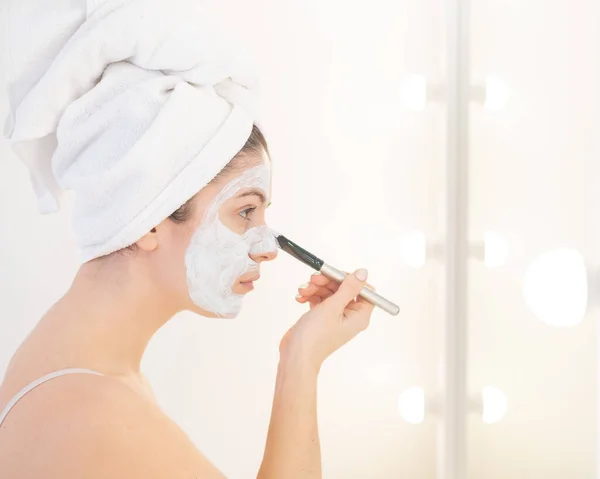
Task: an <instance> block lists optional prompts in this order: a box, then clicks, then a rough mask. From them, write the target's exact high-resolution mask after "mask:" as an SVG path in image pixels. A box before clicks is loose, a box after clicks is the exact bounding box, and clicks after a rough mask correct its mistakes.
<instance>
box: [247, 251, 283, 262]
mask: <svg viewBox="0 0 600 479" xmlns="http://www.w3.org/2000/svg"><path fill="white" fill-rule="evenodd" d="M250 258H252V261H255V262H256V263H262V262H263V261H273V260H274V259H275V258H277V250H274V251H267V252H263V253H254V254H253V253H250Z"/></svg>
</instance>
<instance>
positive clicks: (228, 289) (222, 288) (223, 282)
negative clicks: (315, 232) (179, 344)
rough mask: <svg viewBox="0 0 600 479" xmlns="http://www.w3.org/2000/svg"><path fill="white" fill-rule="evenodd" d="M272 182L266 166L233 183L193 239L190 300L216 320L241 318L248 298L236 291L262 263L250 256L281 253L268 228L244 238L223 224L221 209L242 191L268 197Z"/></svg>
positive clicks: (188, 269)
mask: <svg viewBox="0 0 600 479" xmlns="http://www.w3.org/2000/svg"><path fill="white" fill-rule="evenodd" d="M270 180H271V175H270V168H269V166H268V165H266V164H261V165H259V166H256V167H253V168H250V169H249V170H246V171H245V172H244V173H243V174H242V175H240V176H238V177H236V178H234V179H233V180H231V181H230V182H229V183H228V184H227V185H226V186H225V187H224V188H223V189H222V190H221V191H220V192H219V193H218V194H217V196H216V197H215V199H214V200H213V201H212V203H211V204H210V205H209V207H208V208H207V209H206V212H205V213H204V216H203V218H202V221H201V223H200V225H199V227H198V229H197V230H196V231H195V232H194V234H193V235H192V238H191V241H190V245H189V247H188V248H187V251H186V254H185V265H186V277H187V284H188V288H189V293H190V297H191V299H192V301H193V302H194V303H195V304H196V305H197V306H199V307H200V308H202V309H204V310H206V311H208V312H210V313H213V314H215V315H216V316H219V317H225V318H233V317H235V316H237V315H238V314H239V312H240V310H241V308H242V303H243V299H244V296H243V295H242V294H237V293H235V292H234V291H233V289H232V288H233V286H234V284H235V283H236V281H237V280H238V278H240V277H241V276H243V275H245V274H247V273H250V272H253V271H256V272H258V263H256V262H255V261H254V260H253V259H252V258H251V257H250V255H256V254H263V253H270V252H276V251H277V243H276V241H275V238H274V237H273V234H272V233H271V231H270V229H269V228H268V227H267V226H265V225H261V226H253V227H250V228H249V229H247V230H246V231H245V232H244V233H243V234H239V233H236V232H234V231H232V230H231V229H229V228H228V227H227V226H225V225H224V224H223V223H222V222H221V219H220V217H219V209H220V208H221V206H222V205H223V204H224V203H225V202H226V201H227V200H228V199H230V198H232V197H234V196H235V195H237V194H238V193H240V192H241V190H245V189H258V190H260V191H262V193H263V194H264V195H265V197H267V196H268V194H267V192H268V191H269V186H270Z"/></svg>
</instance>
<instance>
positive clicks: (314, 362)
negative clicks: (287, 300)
mask: <svg viewBox="0 0 600 479" xmlns="http://www.w3.org/2000/svg"><path fill="white" fill-rule="evenodd" d="M177 1H179V2H181V1H183V0H176V1H175V2H169V7H168V9H167V10H164V11H161V10H160V8H167V7H164V5H165V3H166V2H159V3H154V2H152V1H142V0H135V1H129V2H127V1H125V0H123V1H122V2H118V1H113V0H110V1H109V0H107V1H106V2H103V1H96V2H92V3H90V2H79V5H80V6H81V9H80V10H77V9H75V7H74V6H75V4H76V3H77V2H74V1H73V0H60V1H58V0H57V1H56V2H53V4H52V9H53V10H52V11H53V15H55V16H57V17H58V16H60V13H61V12H63V13H65V16H64V18H63V20H64V22H63V23H62V24H61V25H62V29H61V30H60V34H59V36H57V37H56V38H54V41H53V42H48V38H41V39H40V40H39V42H38V43H37V45H38V46H39V48H40V50H39V52H41V53H40V55H41V57H43V58H42V60H43V59H45V58H47V57H48V48H49V47H48V45H52V48H57V49H59V50H60V55H58V51H55V52H54V53H55V54H57V56H56V60H55V61H54V62H53V63H52V64H51V65H49V64H48V63H47V62H45V61H42V60H40V61H39V62H37V63H36V62H35V61H32V60H31V58H28V59H27V61H26V62H25V63H26V64H27V68H25V69H24V70H23V75H25V76H19V75H17V76H16V78H17V79H18V80H17V82H16V83H15V85H17V86H18V85H22V84H23V83H22V82H21V83H19V78H20V79H21V80H23V79H24V78H28V81H27V82H25V83H27V84H28V85H29V89H23V88H22V87H19V88H15V89H13V90H12V92H9V94H11V95H12V98H11V105H13V108H14V110H13V111H12V112H11V113H12V122H11V123H12V127H11V128H9V136H10V137H11V139H12V140H13V143H14V144H15V151H16V152H17V153H18V154H19V156H21V157H22V158H23V159H24V160H25V161H26V162H27V164H28V165H29V166H30V168H31V169H32V175H33V178H34V186H35V187H36V191H37V192H38V195H39V198H40V205H41V206H42V208H44V207H45V208H50V207H49V205H50V206H52V205H53V204H54V203H53V202H55V203H56V204H58V196H54V195H53V193H56V188H58V189H71V190H74V191H75V194H76V203H75V219H74V221H75V226H76V228H75V232H76V236H77V239H78V243H79V246H80V248H81V251H82V259H83V261H84V263H83V265H82V266H81V268H80V269H79V271H78V273H77V275H76V277H75V279H74V281H73V284H72V286H71V288H70V289H69V290H68V292H67V293H66V294H65V295H64V297H63V298H62V299H61V300H59V301H58V303H57V304H55V305H54V306H53V307H52V308H51V309H50V311H49V312H48V313H47V314H46V315H45V316H44V317H43V318H42V319H41V320H40V322H39V323H38V324H37V326H36V327H35V329H34V330H33V331H32V332H31V334H30V335H29V336H28V337H27V338H26V340H25V341H24V342H23V344H22V345H21V347H20V348H19V349H18V351H17V352H16V353H15V355H14V357H13V358H12V360H11V362H10V365H9V367H8V370H7V371H6V375H5V378H4V382H3V383H2V385H1V387H0V410H3V413H2V415H0V422H1V424H0V477H2V478H6V479H9V478H11V479H12V478H27V477H44V478H61V479H62V478H82V477H85V478H90V479H94V478H106V477H113V478H120V477H123V478H134V477H140V478H144V479H148V478H157V479H158V478H167V477H168V478H221V477H223V476H222V475H221V474H220V473H219V471H218V470H217V469H216V468H215V467H214V466H213V465H211V464H210V463H209V462H208V461H207V460H206V459H205V458H204V457H203V456H202V454H201V452H199V451H197V450H196V448H195V447H194V446H193V444H192V443H191V441H190V440H189V439H188V437H187V436H186V435H185V434H184V433H183V431H182V430H180V429H179V428H178V427H177V426H176V425H175V424H174V423H173V422H172V421H171V420H170V419H169V418H168V417H166V416H165V414H164V413H163V412H162V411H161V409H160V407H159V406H158V404H157V403H156V401H155V399H154V396H153V394H152V391H151V389H150V386H149V384H148V382H147V380H146V379H145V378H144V376H143V375H142V373H141V372H140V362H141V359H142V356H143V354H144V350H145V348H146V346H147V344H148V342H149V341H150V339H151V337H152V336H153V334H154V333H155V332H156V331H157V330H158V329H159V328H160V327H161V326H162V325H163V324H165V322H166V321H168V320H169V319H170V318H171V317H173V315H174V314H175V313H177V312H179V311H183V310H190V311H194V312H196V313H198V314H199V315H202V316H207V317H234V316H235V315H236V314H237V313H238V312H239V310H240V308H241V304H242V299H243V296H244V295H245V294H246V293H248V292H249V291H251V290H252V283H253V281H255V280H257V279H258V277H259V269H260V264H261V263H262V262H264V261H271V260H273V259H274V258H275V257H276V254H277V253H276V251H277V249H276V245H275V242H274V238H273V236H272V234H271V232H270V230H269V229H268V227H267V226H266V223H265V209H266V207H267V206H268V202H269V193H270V158H269V154H268V150H267V146H266V142H265V140H264V137H263V135H262V133H261V132H260V130H259V128H258V127H256V126H255V125H254V123H253V120H252V117H251V115H250V114H249V113H248V112H249V111H250V109H249V108H247V107H245V106H243V105H245V104H244V101H243V99H242V98H241V96H240V93H243V92H245V91H247V90H248V89H249V88H248V84H244V85H242V86H243V88H238V87H239V86H240V82H241V80H239V78H240V77H239V76H238V75H236V74H234V73H232V71H229V70H227V69H226V68H225V67H224V66H223V65H219V68H213V69H211V68H208V67H207V61H206V58H200V57H201V56H202V52H198V51H195V50H193V49H187V50H186V52H185V53H186V55H189V58H188V57H185V55H184V56H182V55H175V53H180V52H179V50H177V51H175V50H173V48H176V47H177V46H178V45H179V43H178V42H180V41H181V38H179V37H178V35H184V34H186V32H187V33H188V34H190V35H191V34H192V32H195V31H197V30H199V31H201V32H203V33H202V34H203V35H204V34H205V32H206V31H208V30H209V26H208V25H205V24H204V23H202V22H206V19H205V17H204V16H203V15H200V13H199V11H198V10H196V7H195V6H194V5H193V3H192V4H190V5H191V6H190V5H188V7H189V8H186V9H183V8H182V9H172V8H171V7H172V6H173V5H174V4H175V3H176V2H177ZM21 4H22V0H19V5H21ZM38 6H39V4H38ZM109 7H110V8H109ZM147 7H148V9H146V8H147ZM175 10H176V11H175ZM24 11H28V10H27V9H21V10H20V12H21V14H22V12H24ZM29 11H30V12H36V10H35V9H31V10H29ZM107 12H110V15H107ZM174 12H175V13H174ZM196 14H197V15H196ZM36 15H37V16H36V17H35V18H28V19H27V21H28V22H29V26H30V27H35V25H34V24H35V21H40V22H43V21H44V20H45V19H44V16H43V12H37V13H36ZM169 15H174V16H173V17H172V18H169ZM152 19H159V20H160V22H161V28H163V26H164V24H165V23H164V22H166V24H167V25H171V26H173V28H174V29H173V30H169V29H168V28H167V29H166V30H165V29H164V28H163V30H160V29H159V28H157V26H158V24H156V25H152ZM169 19H170V20H173V21H172V22H169V21H168V20H169ZM159 20H156V21H157V22H158V21H159ZM69 22H72V23H69ZM136 22H137V23H136ZM69 25H70V27H69ZM199 25H200V28H199ZM186 26H187V27H186ZM203 27H206V28H203ZM186 28H188V30H186ZM103 29H105V30H103ZM27 31H36V29H35V28H29V29H27ZM65 32H66V33H65ZM131 32H133V35H134V36H135V39H136V41H135V42H133V43H131V45H129V46H128V47H127V48H125V47H124V46H123V45H127V42H126V41H125V40H124V39H126V38H127V35H132V33H131ZM157 32H158V33H157ZM182 32H183V33H182ZM155 35H156V37H155ZM203 40H205V39H198V43H201V41H203ZM94 42H100V43H94ZM192 44H193V45H195V44H196V42H192ZM205 44H206V43H205ZM205 44H204V45H205ZM32 45H33V46H32ZM35 45H36V42H35V41H34V40H30V42H29V43H28V48H29V49H30V51H29V55H30V56H31V55H33V54H34V53H32V52H35ZM99 46H100V47H101V48H98V47H99ZM16 47H18V42H17V43H16V44H15V45H13V50H12V51H13V52H14V48H16ZM149 52H150V53H149ZM161 55H162V56H161ZM174 58H176V59H177V65H171V67H169V64H168V63H169V62H172V61H174V60H173V59H174ZM207 58H209V59H210V60H211V61H212V60H214V58H216V56H215V55H208V57H207ZM227 58H228V59H229V58H230V57H227ZM186 62H187V63H186ZM32 64H33V65H38V66H39V69H38V71H37V72H34V74H32V70H31V65H32ZM236 65H239V63H236ZM207 69H208V70H210V71H211V72H213V73H214V72H218V74H215V75H214V77H213V78H212V79H208V80H207V78H206V75H204V73H205V72H206V71H207ZM90 72H91V73H90ZM223 72H227V74H223ZM32 78H33V79H35V81H31V79H32ZM234 78H235V79H237V80H235V81H234V80H233V79H234ZM66 79H69V80H70V81H66ZM57 88H59V90H58V91H57ZM236 88H238V90H237V91H236ZM71 89H72V90H71ZM148 98H150V99H151V101H146V100H147V99H148ZM44 99H45V101H42V100H44ZM140 103H143V104H144V108H140V107H139V106H140ZM186 115H187V116H186ZM190 125H191V126H190ZM170 128H173V129H174V130H173V132H176V134H174V133H173V132H170V130H169V129H170ZM186 128H187V130H186ZM240 145H243V146H241V148H240ZM165 151H167V152H168V160H167V159H165V157H164V152H165ZM190 152H193V154H191V153H190ZM232 152H233V153H232ZM48 162H49V163H50V164H51V166H52V168H48V167H47V163H48ZM49 171H51V174H49V173H48V172H49ZM50 209H51V208H50ZM366 279H367V272H366V270H359V271H357V272H356V273H355V274H353V275H349V276H348V277H347V279H346V280H345V281H344V283H342V284H341V285H338V284H335V283H332V282H330V281H329V280H327V279H326V278H324V277H323V276H320V275H313V276H312V277H311V279H310V283H309V285H308V286H307V287H306V288H303V289H301V290H300V291H299V293H300V294H299V295H298V296H297V298H296V299H297V301H299V302H300V303H308V304H309V305H310V311H309V312H307V313H306V314H304V315H303V316H302V317H301V318H300V319H299V320H298V322H297V323H296V324H295V326H294V327H293V328H292V329H291V330H290V331H288V333H287V334H286V335H285V336H284V338H283V339H282V341H281V345H280V362H279V367H278V373H277V379H276V387H275V396H274V400H273V409H272V416H271V423H270V427H269V433H268V439H267V444H266V448H265V454H264V458H263V462H262V466H261V468H260V471H259V473H258V477H259V478H261V479H275V478H276V479H282V478H286V479H292V478H318V477H321V460H320V447H319V436H318V427H317V417H316V389H317V377H318V374H319V370H320V367H321V365H322V363H323V361H324V360H325V359H326V358H327V357H328V356H329V355H330V354H331V353H333V352H334V351H335V350H337V349H338V348H339V347H341V346H342V345H343V344H345V343H346V342H348V341H349V340H350V339H352V338H353V337H354V336H355V335H356V334H358V333H359V332H360V331H361V330H363V329H365V328H366V327H367V325H368V323H369V319H370V315H371V312H372V309H373V307H372V306H371V305H370V304H368V303H366V302H364V301H363V300H361V299H358V300H355V298H356V297H357V294H358V292H359V291H360V289H361V288H362V287H363V286H364V284H365V281H366Z"/></svg>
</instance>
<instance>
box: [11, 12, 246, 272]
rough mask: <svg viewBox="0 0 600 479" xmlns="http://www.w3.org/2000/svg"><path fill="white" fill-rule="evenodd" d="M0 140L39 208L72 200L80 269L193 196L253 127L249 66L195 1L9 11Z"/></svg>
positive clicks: (129, 241)
mask: <svg viewBox="0 0 600 479" xmlns="http://www.w3.org/2000/svg"><path fill="white" fill-rule="evenodd" d="M8 2H9V3H8V14H7V20H8V25H7V33H8V47H9V49H8V52H9V58H8V61H9V65H8V67H9V105H10V110H11V111H10V115H9V118H8V119H7V122H6V126H5V136H6V137H7V138H9V139H10V140H11V141H12V145H13V149H14V150H15V152H16V153H17V155H18V156H19V157H21V159H22V160H23V161H24V162H25V163H26V164H27V166H28V167H29V169H30V172H31V177H32V182H33V185H34V189H35V191H36V194H37V196H38V200H39V206H40V210H41V211H42V212H43V213H50V212H53V211H56V210H58V208H59V206H60V193H61V191H63V190H72V191H73V192H74V193H75V204H74V218H73V225H74V229H75V235H76V238H77V242H78V245H79V247H80V250H81V259H82V261H84V262H85V261H89V260H91V259H94V258H97V257H100V256H104V255H107V254H110V253H112V252H114V251H117V250H119V249H122V248H125V247H127V246H129V245H131V244H133V243H135V242H136V241H137V240H138V239H140V238H141V237H142V236H144V235H145V234H146V233H147V232H148V231H150V230H151V229H152V228H153V227H154V226H156V225H157V224H159V223H160V222H161V221H163V220H164V219H165V218H167V217H168V216H169V215H170V214H171V213H172V212H173V211H175V210H176V209H177V208H178V207H180V206H181V205H182V204H184V203H185V202H186V201H187V200H189V199H190V198H191V197H192V196H193V195H194V194H196V193H197V192H198V191H200V190H201V189H202V188H203V187H204V186H206V185H207V184H208V183H210V181H211V180H212V179H213V178H214V177H215V176H216V175H217V174H218V173H219V172H220V171H221V170H222V169H223V168H224V167H225V166H226V165H227V163H228V162H229V161H230V160H231V159H232V158H233V157H234V156H235V155H236V154H237V153H238V152H239V151H240V150H241V149H242V147H243V146H244V144H245V142H246V140H247V139H248V137H249V135H250V133H251V130H252V126H253V124H254V123H256V122H257V118H256V110H255V108H256V105H255V87H256V84H255V76H254V73H253V71H252V68H251V65H250V62H249V60H248V57H247V56H246V55H245V54H244V52H243V51H242V50H241V49H240V47H239V45H235V44H233V42H231V39H230V37H229V36H227V35H226V34H225V33H224V31H223V30H222V29H219V27H218V26H217V24H216V23H215V21H214V18H210V16H209V15H208V14H207V12H206V10H205V9H204V8H203V7H202V5H201V3H200V2H199V1H197V0H168V1H166V0H88V1H85V0H54V1H52V2H48V1H47V0H8Z"/></svg>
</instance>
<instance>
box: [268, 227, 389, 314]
mask: <svg viewBox="0 0 600 479" xmlns="http://www.w3.org/2000/svg"><path fill="white" fill-rule="evenodd" d="M271 231H272V232H273V236H275V239H276V240H277V244H278V245H279V248H280V249H282V250H283V251H285V252H286V253H288V254H290V255H292V256H293V257H294V258H296V259H297V260H298V261H300V262H302V263H304V264H306V265H308V266H310V267H311V268H312V269H314V270H316V271H319V272H320V273H321V274H322V275H323V276H326V277H327V278H329V279H332V280H334V281H338V282H340V283H341V282H342V281H344V279H345V278H346V276H347V275H346V273H344V272H342V271H340V270H339V269H337V268H334V267H333V266H331V265H328V264H327V263H325V261H323V260H322V259H319V258H317V257H316V256H315V255H314V254H312V253H309V252H308V251H306V250H305V249H304V248H302V247H300V246H298V245H297V244H296V243H294V242H293V241H290V240H289V239H287V238H286V237H285V236H283V235H282V234H280V233H278V232H277V231H275V230H271ZM358 295H359V296H360V297H361V298H363V299H366V300H367V301H368V302H369V303H371V304H373V305H375V306H377V307H379V308H381V309H383V310H384V311H385V312H387V313H390V314H391V315H393V316H396V315H397V314H398V313H399V312H400V308H399V307H398V306H397V305H396V304H394V303H392V302H391V301H389V300H387V299H385V298H384V297H383V296H381V295H379V294H377V293H376V292H375V291H373V290H372V289H370V288H367V287H366V286H363V289H362V290H361V291H360V293H359V294H358Z"/></svg>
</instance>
